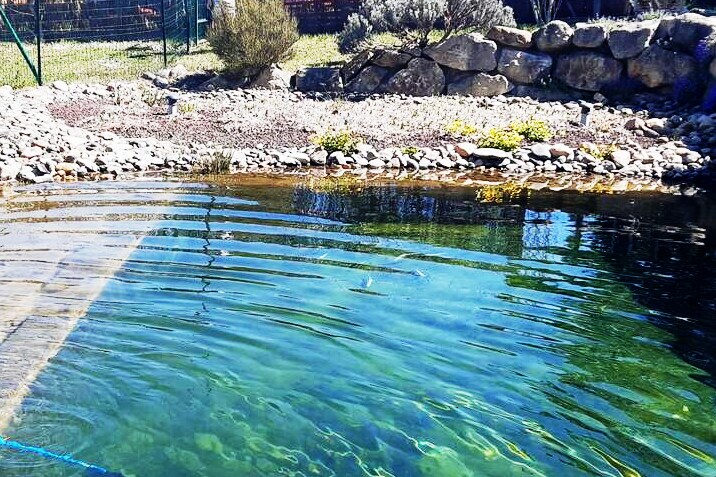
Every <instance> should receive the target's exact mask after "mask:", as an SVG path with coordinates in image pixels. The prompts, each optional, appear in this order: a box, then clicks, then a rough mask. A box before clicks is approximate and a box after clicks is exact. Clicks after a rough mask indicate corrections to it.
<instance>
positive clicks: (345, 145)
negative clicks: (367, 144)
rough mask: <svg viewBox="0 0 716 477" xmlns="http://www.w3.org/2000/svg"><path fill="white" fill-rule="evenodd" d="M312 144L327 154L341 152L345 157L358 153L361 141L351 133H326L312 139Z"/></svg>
mask: <svg viewBox="0 0 716 477" xmlns="http://www.w3.org/2000/svg"><path fill="white" fill-rule="evenodd" d="M313 143H314V144H316V145H317V146H320V147H322V148H323V149H325V150H326V152H328V154H333V153H334V152H342V153H343V154H345V155H346V156H350V155H351V154H355V153H356V152H358V144H360V143H361V140H360V138H359V137H358V136H356V135H355V134H354V133H352V132H351V131H328V132H326V133H325V134H320V135H318V136H314V137H313Z"/></svg>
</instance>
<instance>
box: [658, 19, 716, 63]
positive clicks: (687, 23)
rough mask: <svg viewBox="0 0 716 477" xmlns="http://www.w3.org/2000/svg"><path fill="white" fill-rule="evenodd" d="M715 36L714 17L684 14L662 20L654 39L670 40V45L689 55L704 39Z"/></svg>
mask: <svg viewBox="0 0 716 477" xmlns="http://www.w3.org/2000/svg"><path fill="white" fill-rule="evenodd" d="M715 34H716V17H705V16H703V15H698V14H696V13H686V14H684V15H681V16H678V17H671V18H664V19H663V20H661V23H660V24H659V28H658V29H657V31H656V38H658V39H670V40H671V44H672V45H674V46H677V47H679V48H680V49H682V50H683V51H684V52H686V53H689V54H694V53H696V48H697V46H699V43H701V42H702V41H703V40H704V39H706V38H707V37H709V36H710V35H715Z"/></svg>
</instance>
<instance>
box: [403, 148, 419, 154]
mask: <svg viewBox="0 0 716 477" xmlns="http://www.w3.org/2000/svg"><path fill="white" fill-rule="evenodd" d="M401 152H402V153H403V154H405V155H406V156H414V155H416V154H417V153H419V152H420V148H419V147H415V146H408V147H404V148H403V150H402V151H401Z"/></svg>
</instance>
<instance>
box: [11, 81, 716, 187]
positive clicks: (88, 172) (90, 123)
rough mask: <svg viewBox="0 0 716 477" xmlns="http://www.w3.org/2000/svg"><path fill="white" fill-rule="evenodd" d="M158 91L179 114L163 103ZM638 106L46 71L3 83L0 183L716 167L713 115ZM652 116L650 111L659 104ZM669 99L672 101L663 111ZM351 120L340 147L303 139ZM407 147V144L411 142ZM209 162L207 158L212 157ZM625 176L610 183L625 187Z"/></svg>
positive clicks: (682, 173) (633, 180)
mask: <svg viewBox="0 0 716 477" xmlns="http://www.w3.org/2000/svg"><path fill="white" fill-rule="evenodd" d="M167 94H174V95H176V97H175V98H176V100H177V101H178V112H176V113H175V114H172V115H169V114H168V113H167V105H166V98H165V96H166V95H167ZM647 100H648V101H652V103H644V102H643V103H641V106H633V107H625V106H619V107H608V106H604V105H601V104H593V105H591V106H592V107H593V112H592V114H591V118H590V119H591V124H590V126H589V127H583V126H581V125H579V123H578V121H577V118H578V117H579V115H580V109H581V107H582V106H583V104H582V105H580V104H579V103H577V102H572V101H566V102H556V101H551V102H549V101H537V100H535V99H532V98H528V97H524V98H523V97H495V98H457V97H440V98H410V97H399V96H380V97H379V96H374V97H367V98H361V97H351V96H347V97H346V96H344V97H327V96H323V95H313V96H307V95H302V94H297V93H294V92H290V91H286V90H282V91H267V90H227V91H214V92H202V93H199V92H188V91H184V92H177V91H174V92H168V91H166V90H161V89H158V88H155V87H153V86H152V85H151V84H149V83H146V82H140V81H137V82H130V83H117V84H110V85H67V84H64V83H55V84H53V85H52V86H51V87H40V88H33V89H28V90H21V91H12V90H11V89H9V88H7V87H3V88H0V181H20V182H30V183H41V182H53V181H58V180H78V179H79V180H97V179H103V180H112V179H117V178H123V177H127V175H131V174H136V173H161V174H169V175H171V174H177V173H202V171H203V168H204V169H205V166H206V165H207V163H212V162H222V161H223V163H224V170H222V172H230V173H261V174H266V173H270V174H309V173H310V174H315V173H316V172H319V173H322V174H332V175H336V174H344V173H345V172H347V171H349V172H351V173H352V174H355V175H358V176H359V177H369V176H370V177H376V176H382V177H385V178H389V179H390V178H394V179H404V178H414V179H422V180H426V179H427V180H438V181H447V182H451V183H459V184H465V185H469V184H474V183H476V182H477V183H479V182H480V181H482V180H483V179H484V178H485V177H487V178H488V180H489V179H490V178H497V179H498V180H500V178H505V177H511V178H513V179H516V180H519V181H521V182H523V183H524V182H527V181H533V182H534V180H537V181H538V182H539V181H541V179H542V178H547V179H557V180H558V182H560V183H564V180H565V179H566V180H567V182H569V181H571V180H573V179H575V180H578V181H580V182H582V183H587V184H589V183H593V182H594V181H593V180H592V178H597V180H602V179H604V180H606V181H607V182H611V183H619V184H622V183H623V182H626V183H630V184H637V183H640V184H648V183H650V182H653V183H657V184H658V183H660V182H661V181H664V180H667V181H668V182H669V183H677V184H678V183H693V182H701V181H702V179H706V180H711V181H713V178H714V177H716V167H714V165H715V164H716V161H711V156H712V155H713V153H714V152H715V151H716V134H715V133H716V115H707V114H703V113H701V112H699V111H698V110H695V109H693V110H688V109H685V108H680V109H679V107H678V106H676V105H673V104H669V102H668V101H663V100H661V101H654V99H653V98H651V99H649V98H646V99H645V101H647ZM657 105H658V106H659V107H660V108H661V109H660V110H659V114H658V116H659V117H653V116H654V115H650V114H647V113H646V111H647V110H649V111H652V112H655V111H656V107H657ZM669 108H671V109H670V110H669ZM529 118H536V119H540V120H543V121H546V122H548V123H549V125H550V127H551V128H552V130H553V131H554V132H555V133H556V134H555V137H554V138H552V139H551V140H550V141H549V142H548V143H529V142H527V141H526V142H525V143H524V144H523V145H522V146H521V147H519V148H518V149H516V150H514V151H510V152H507V151H503V150H499V149H493V148H489V147H480V145H479V144H478V143H476V141H475V140H474V139H472V138H469V137H468V138H465V137H462V138H460V137H452V136H450V135H448V134H447V132H446V126H447V125H448V124H450V123H451V122H453V121H455V120H461V121H463V122H465V123H468V124H472V125H475V126H476V127H477V128H478V130H479V129H480V128H486V129H489V128H492V127H495V128H504V127H506V126H507V125H509V124H510V123H512V122H513V121H518V120H526V119H529ZM341 129H349V130H351V131H353V132H355V133H357V134H358V135H360V136H361V137H362V138H363V142H362V143H361V144H360V145H359V146H358V148H357V150H355V151H353V152H352V153H349V154H343V153H341V152H332V151H326V150H324V149H322V148H321V147H319V146H316V145H314V144H312V143H311V137H312V136H313V135H314V134H317V133H318V134H320V133H323V132H325V131H327V130H341ZM408 146H410V147H408ZM210 170H213V169H210ZM623 187H624V186H623V184H622V185H619V186H617V187H616V188H613V187H611V186H610V187H609V189H610V190H619V189H623Z"/></svg>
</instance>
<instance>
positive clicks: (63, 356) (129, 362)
mask: <svg viewBox="0 0 716 477" xmlns="http://www.w3.org/2000/svg"><path fill="white" fill-rule="evenodd" d="M714 205H715V204H714V203H713V202H712V201H710V200H709V199H708V198H686V197H674V196H651V197H650V196H636V197H635V196H626V195H625V196H590V195H580V194H576V193H565V192H563V193H540V194H534V195H532V196H531V197H530V198H526V199H522V200H520V201H518V202H516V203H511V204H482V203H478V202H476V201H475V200H474V191H471V190H469V189H430V188H411V187H395V186H392V187H380V188H374V189H370V190H368V191H364V192H363V194H362V195H352V194H345V195H342V194H338V193H322V192H316V191H312V190H309V189H307V188H305V187H300V186H291V185H283V184H271V183H263V184H251V185H247V186H236V187H233V188H230V189H225V188H218V187H208V186H204V185H199V184H193V185H187V184H178V183H129V184H82V185H73V186H65V187H62V188H60V189H59V190H56V189H49V190H43V189H40V190H39V191H38V190H35V189H31V190H29V191H27V192H21V193H20V194H19V195H17V196H14V197H13V198H11V199H10V200H9V201H8V202H6V203H5V204H4V205H3V207H2V208H0V220H1V222H0V230H1V231H2V232H1V233H2V234H3V235H4V239H3V241H2V242H0V245H2V247H0V254H2V259H3V261H4V265H5V266H6V267H15V268H16V269H17V270H20V269H25V270H27V269H31V268H32V267H39V268H41V267H42V266H43V265H42V264H43V263H44V262H43V260H42V259H41V258H38V255H37V253H38V250H39V249H43V250H45V251H46V252H47V251H50V252H52V251H53V250H54V249H60V248H61V247H62V244H63V242H66V241H67V238H68V237H70V236H74V235H75V234H88V233H91V232H96V231H101V233H102V235H103V236H105V235H108V236H118V237H120V236H126V235H128V234H129V235H131V234H138V235H141V236H142V237H143V239H142V240H141V243H140V244H139V246H138V248H137V249H136V250H134V251H133V253H132V254H131V256H130V258H129V259H128V260H127V261H126V262H124V264H123V265H122V266H121V268H120V269H119V271H118V272H117V273H116V274H115V275H114V277H113V278H112V279H111V280H110V281H109V284H108V285H107V286H106V288H105V289H104V291H103V292H102V294H101V295H100V297H99V298H98V299H97V300H95V301H94V302H93V303H92V304H91V306H90V307H89V310H88V311H87V314H86V316H85V318H84V319H83V320H82V321H81V322H80V324H79V326H78V328H77V329H76V330H75V331H74V333H73V334H72V335H71V336H70V338H69V340H68V342H67V343H66V345H65V347H64V348H63V349H62V351H61V352H60V353H59V354H58V355H57V356H56V357H55V358H54V359H53V360H52V361H51V362H50V364H49V366H48V367H47V368H45V370H44V372H43V373H42V374H41V375H40V377H39V378H38V380H37V381H35V383H34V384H33V386H32V388H31V394H30V395H29V396H28V397H27V398H26V400H25V402H24V404H23V406H22V408H21V409H20V411H19V413H18V419H17V420H16V421H15V422H14V423H13V425H12V426H11V427H10V428H9V429H7V430H6V432H5V434H6V435H8V436H10V437H12V438H14V439H16V440H18V441H22V442H27V443H31V444H34V445H41V446H45V447H47V448H50V449H52V450H55V451H59V452H72V453H73V454H74V455H75V456H76V457H78V458H81V459H83V460H86V461H90V462H94V463H97V464H100V465H102V466H104V467H108V468H110V469H111V470H114V471H121V472H122V473H123V474H124V475H125V476H127V477H130V476H136V477H139V476H151V477H180V476H211V477H224V476H226V477H235V476H274V475H286V476H341V477H352V476H381V477H385V476H396V477H398V476H401V477H402V476H426V477H428V476H430V477H441V476H445V477H448V476H449V477H462V476H465V477H467V476H480V477H482V476H495V477H497V476H499V477H505V476H513V475H514V476H517V475H519V476H527V475H533V476H548V475H549V476H566V475H569V476H580V475H584V476H623V477H635V476H649V477H651V476H714V475H716V461H715V460H714V458H715V456H716V413H715V412H714V411H715V409H714V404H715V402H716V401H715V398H716V391H715V389H714V386H715V385H716V380H715V377H716V365H715V363H716V359H715V356H716V351H714V350H715V349H716V343H715V341H716V338H715V337H716V326H715V325H714V318H715V317H716V276H715V275H716V272H715V271H714V270H716V268H714V265H716V264H715V263H714V262H715V261H716V259H715V255H714V250H715V249H716V247H715V245H714V244H715V242H714V234H716V213H714V210H716V208H714ZM147 230H150V232H146V231H147ZM13 234H15V235H16V236H17V237H18V238H20V237H23V236H24V237H27V236H34V237H41V239H38V240H37V241H34V242H32V243H31V244H30V245H25V244H24V242H21V241H20V242H18V241H13V240H12V237H13ZM11 244H14V245H11ZM116 246H124V245H117V244H115V243H114V242H113V241H102V242H101V243H97V244H96V245H95V246H91V245H89V247H90V249H89V250H91V251H92V253H94V254H100V255H101V254H103V253H108V251H109V250H110V249H111V247H116ZM88 276H91V270H90V271H88ZM17 277H18V278H17V281H21V280H23V279H26V278H23V277H25V275H17ZM0 300H2V298H0ZM5 305H6V306H13V304H9V303H5ZM0 346H2V343H0ZM0 475H2V476H7V477H19V476H28V475H32V476H42V477H45V476H48V477H69V476H80V475H82V473H81V472H80V471H78V470H77V469H73V468H71V467H67V466H66V465H63V464H57V463H53V462H48V461H46V460H43V459H40V458H37V457H34V456H31V455H22V454H15V453H11V452H8V451H1V450H0Z"/></svg>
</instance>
